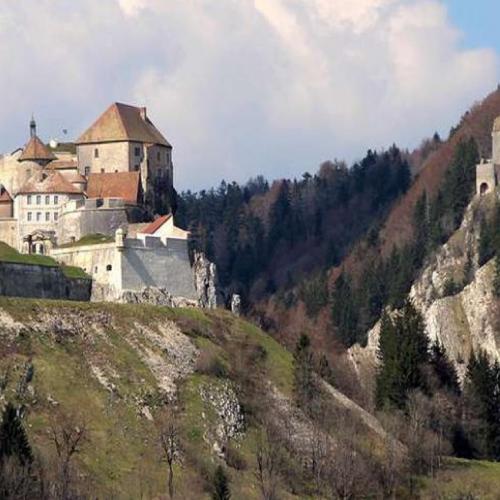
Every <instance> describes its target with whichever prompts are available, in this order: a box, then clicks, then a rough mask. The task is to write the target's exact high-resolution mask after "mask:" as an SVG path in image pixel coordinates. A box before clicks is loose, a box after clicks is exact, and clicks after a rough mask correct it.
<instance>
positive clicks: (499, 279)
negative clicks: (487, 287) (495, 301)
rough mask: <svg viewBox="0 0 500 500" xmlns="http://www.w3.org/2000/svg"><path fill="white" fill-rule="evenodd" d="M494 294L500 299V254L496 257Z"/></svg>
mask: <svg viewBox="0 0 500 500" xmlns="http://www.w3.org/2000/svg"><path fill="white" fill-rule="evenodd" d="M493 294H494V295H495V297H500V253H497V255H496V256H495V275H494V277H493Z"/></svg>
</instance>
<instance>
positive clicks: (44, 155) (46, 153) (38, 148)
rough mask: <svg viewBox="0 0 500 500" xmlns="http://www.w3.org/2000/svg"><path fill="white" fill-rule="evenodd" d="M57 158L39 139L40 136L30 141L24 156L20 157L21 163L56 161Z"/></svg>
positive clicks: (25, 148)
mask: <svg viewBox="0 0 500 500" xmlns="http://www.w3.org/2000/svg"><path fill="white" fill-rule="evenodd" d="M55 159H56V157H55V156H54V154H53V153H52V151H50V150H49V149H48V148H47V146H46V145H45V144H44V143H43V142H42V141H41V140H40V139H39V138H38V136H36V135H34V136H33V137H31V138H30V140H29V141H28V144H26V146H25V147H24V150H23V154H22V155H21V156H20V157H19V161H25V160H33V161H37V160H47V161H52V160H55Z"/></svg>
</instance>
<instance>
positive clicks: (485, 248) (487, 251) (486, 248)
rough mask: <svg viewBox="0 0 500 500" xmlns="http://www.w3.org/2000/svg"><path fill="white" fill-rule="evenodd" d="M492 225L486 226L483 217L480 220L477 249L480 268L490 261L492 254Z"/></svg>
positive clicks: (493, 238) (486, 223)
mask: <svg viewBox="0 0 500 500" xmlns="http://www.w3.org/2000/svg"><path fill="white" fill-rule="evenodd" d="M495 229H496V228H494V227H493V225H492V224H488V222H487V221H486V219H485V217H482V218H481V222H480V225H479V248H478V262H479V265H480V266H483V265H484V264H486V262H488V260H490V259H491V258H492V257H493V255H494V253H495V249H494V240H495V235H494V230H495Z"/></svg>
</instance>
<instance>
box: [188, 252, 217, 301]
mask: <svg viewBox="0 0 500 500" xmlns="http://www.w3.org/2000/svg"><path fill="white" fill-rule="evenodd" d="M193 272H194V286H195V289H196V293H197V294H198V302H199V305H200V307H204V308H207V309H215V308H216V307H217V302H218V301H217V267H216V266H215V264H214V263H213V262H210V261H209V260H208V259H207V258H206V257H205V255H204V254H203V253H200V252H196V253H195V255H194V262H193Z"/></svg>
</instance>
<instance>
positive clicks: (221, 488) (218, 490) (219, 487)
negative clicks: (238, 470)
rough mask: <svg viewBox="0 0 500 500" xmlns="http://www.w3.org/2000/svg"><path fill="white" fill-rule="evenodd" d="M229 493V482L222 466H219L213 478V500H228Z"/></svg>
mask: <svg viewBox="0 0 500 500" xmlns="http://www.w3.org/2000/svg"><path fill="white" fill-rule="evenodd" d="M230 498H231V491H230V489H229V480H228V477H227V475H226V473H225V472H224V469H223V467H222V465H219V466H218V467H217V469H215V474H214V478H213V493H212V499H213V500H230Z"/></svg>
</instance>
